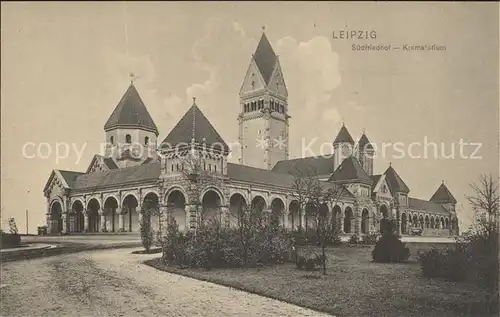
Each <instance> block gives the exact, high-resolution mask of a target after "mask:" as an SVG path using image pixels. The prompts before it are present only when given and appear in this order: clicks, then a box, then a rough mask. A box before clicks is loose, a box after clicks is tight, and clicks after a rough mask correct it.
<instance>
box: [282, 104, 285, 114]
mask: <svg viewBox="0 0 500 317" xmlns="http://www.w3.org/2000/svg"><path fill="white" fill-rule="evenodd" d="M281 113H285V105H281Z"/></svg>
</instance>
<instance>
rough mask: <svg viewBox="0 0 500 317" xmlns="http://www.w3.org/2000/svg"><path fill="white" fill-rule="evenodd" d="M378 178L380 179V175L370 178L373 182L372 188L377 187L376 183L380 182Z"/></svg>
mask: <svg viewBox="0 0 500 317" xmlns="http://www.w3.org/2000/svg"><path fill="white" fill-rule="evenodd" d="M380 177H382V175H380V174H379V175H371V176H370V178H371V179H372V182H373V186H375V185H377V184H378V181H379V180H380Z"/></svg>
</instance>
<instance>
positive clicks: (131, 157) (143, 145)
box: [104, 82, 158, 168]
mask: <svg viewBox="0 0 500 317" xmlns="http://www.w3.org/2000/svg"><path fill="white" fill-rule="evenodd" d="M104 131H105V132H106V151H105V156H106V157H110V158H112V159H113V161H115V163H116V165H117V166H118V167H120V168H123V167H128V166H135V165H140V164H143V163H144V162H145V161H146V160H148V161H150V160H152V159H157V153H156V143H157V137H158V128H157V127H156V124H155V123H154V121H153V119H152V118H151V115H150V114H149V112H148V110H147V109H146V105H145V104H144V102H143V101H142V99H141V97H140V96H139V93H138V92H137V89H136V88H135V86H134V84H133V82H131V83H130V86H129V87H128V89H127V91H126V92H125V94H124V95H123V97H122V98H121V99H120V101H119V102H118V105H117V106H116V108H115V110H114V111H113V113H112V114H111V116H110V117H109V119H108V121H107V122H106V124H105V125H104Z"/></svg>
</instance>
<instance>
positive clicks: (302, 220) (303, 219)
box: [300, 210, 306, 230]
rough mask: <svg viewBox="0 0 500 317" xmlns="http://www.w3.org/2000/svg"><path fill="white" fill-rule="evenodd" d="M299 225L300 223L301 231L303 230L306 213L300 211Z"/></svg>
mask: <svg viewBox="0 0 500 317" xmlns="http://www.w3.org/2000/svg"><path fill="white" fill-rule="evenodd" d="M300 223H301V229H302V230H305V228H306V212H305V211H304V210H302V212H301V213H300Z"/></svg>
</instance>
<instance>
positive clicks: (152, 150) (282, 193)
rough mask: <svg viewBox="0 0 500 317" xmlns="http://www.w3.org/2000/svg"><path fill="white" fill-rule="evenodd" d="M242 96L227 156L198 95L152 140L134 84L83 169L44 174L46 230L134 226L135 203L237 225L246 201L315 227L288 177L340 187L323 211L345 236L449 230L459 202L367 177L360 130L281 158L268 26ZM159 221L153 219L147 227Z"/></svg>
mask: <svg viewBox="0 0 500 317" xmlns="http://www.w3.org/2000/svg"><path fill="white" fill-rule="evenodd" d="M239 95H240V110H241V111H240V113H239V115H238V118H237V122H238V129H239V130H238V131H239V133H238V134H239V143H240V146H241V148H240V150H241V159H240V162H239V163H238V164H235V163H230V162H228V154H229V151H230V149H229V147H228V145H227V144H226V143H225V142H224V140H223V139H222V137H221V136H220V135H219V134H218V133H217V131H216V129H215V128H214V127H213V126H212V124H211V123H210V121H209V120H208V119H207V118H206V117H205V115H204V114H203V113H202V112H201V110H200V109H199V107H198V106H197V105H196V102H195V101H193V105H192V106H191V107H190V108H189V110H188V111H187V112H186V113H185V115H184V116H183V117H182V118H181V119H180V120H179V122H178V123H177V124H176V125H175V126H174V127H173V128H172V130H171V131H170V133H169V134H168V135H167V137H166V138H165V139H164V140H163V141H162V142H161V143H159V142H158V140H157V138H158V135H159V133H158V129H157V127H156V125H155V123H154V120H153V119H152V118H151V116H150V114H149V112H148V110H147V108H146V105H145V104H144V103H143V101H142V99H141V97H140V95H139V93H138V91H137V89H136V88H135V86H134V84H133V83H131V85H130V86H129V87H128V89H127V91H126V92H125V94H124V95H123V97H122V98H121V100H120V101H119V103H118V105H117V106H116V108H115V110H114V111H113V113H112V114H111V116H110V118H109V119H108V121H107V122H106V124H105V126H104V132H105V133H104V137H105V141H106V144H107V146H106V150H105V153H104V155H95V156H94V158H93V159H92V161H91V162H90V164H89V167H88V169H87V171H86V172H75V171H63V170H53V171H52V173H51V175H50V177H49V179H48V181H47V183H46V186H45V188H44V195H45V197H46V199H47V211H46V216H47V225H48V231H49V232H50V233H54V234H57V233H79V232H136V231H139V223H140V220H141V217H142V215H143V211H144V210H146V209H151V208H154V209H155V210H158V211H159V212H160V213H162V214H163V215H166V214H169V215H172V216H173V217H174V218H175V220H176V222H177V223H178V224H179V228H180V229H181V230H193V229H195V228H196V226H197V224H198V223H199V221H200V219H203V220H208V219H213V218H217V217H219V219H220V220H222V221H224V223H225V224H227V225H234V224H235V223H236V221H237V219H238V213H239V212H241V206H244V205H246V206H252V208H259V209H261V210H263V211H267V212H269V214H270V215H273V217H274V219H276V220H277V221H279V223H280V225H282V226H283V227H285V228H288V229H297V228H298V227H299V226H302V227H313V226H314V223H315V222H314V219H312V218H311V217H312V216H311V215H310V214H309V213H308V212H307V211H306V212H300V211H299V210H301V209H303V208H300V207H299V206H300V205H301V203H299V201H300V199H299V197H298V196H299V195H298V194H297V193H298V188H297V183H298V182H297V180H298V179H300V178H301V177H302V178H303V177H305V176H304V175H307V177H315V178H318V179H319V182H320V184H321V187H322V188H323V189H325V190H327V189H334V190H335V191H337V190H340V191H337V192H339V193H341V194H340V195H339V196H338V198H337V199H335V200H334V201H327V202H325V203H324V204H323V205H322V207H321V208H324V211H325V212H327V214H328V216H329V221H331V222H332V224H334V225H335V226H336V227H337V228H338V229H339V231H340V232H341V233H342V234H348V235H352V234H357V235H364V234H369V233H375V232H379V231H380V226H381V224H382V223H383V221H382V219H392V220H395V222H396V223H397V228H398V231H399V232H400V233H401V234H402V235H408V234H412V233H414V232H417V231H419V232H421V234H422V235H426V236H450V235H456V234H458V221H457V216H456V212H455V205H456V200H455V198H454V197H453V195H452V194H451V192H450V191H449V190H448V188H447V187H446V185H445V184H444V182H443V183H442V184H440V186H439V187H438V189H437V190H436V192H435V194H434V195H433V196H432V197H431V198H430V199H429V200H422V199H417V198H412V197H410V196H409V193H410V189H409V188H408V186H407V185H406V184H405V182H404V181H403V180H402V179H401V177H400V176H399V175H398V173H397V172H396V170H395V168H394V167H393V166H389V167H388V168H387V170H385V171H384V172H383V173H380V174H374V171H373V153H374V149H373V146H372V145H371V144H370V141H369V140H368V137H367V136H366V134H363V135H362V137H361V138H360V139H359V140H358V141H357V142H355V141H354V139H353V138H352V136H351V135H350V133H349V131H348V129H347V127H346V126H345V125H343V126H342V127H341V128H340V131H339V133H338V135H337V137H336V138H335V139H334V140H333V141H332V143H333V149H334V152H333V153H332V155H325V156H316V157H306V158H300V159H289V154H288V145H289V142H288V136H289V122H290V116H289V115H288V91H287V88H286V85H285V80H284V76H283V73H282V70H281V66H280V63H279V59H278V57H277V56H276V55H275V53H274V51H273V49H272V47H271V44H270V43H269V41H268V39H267V37H266V35H265V34H262V37H261V40H260V42H259V44H258V47H257V49H256V51H255V54H253V56H252V58H251V61H250V65H249V67H248V70H247V73H246V74H245V76H244V80H243V84H242V87H241V90H240V93H239ZM235 125H236V123H235ZM256 143H259V144H261V145H262V146H256ZM158 219H159V217H158ZM158 219H157V217H155V216H153V217H152V225H153V226H155V227H158V226H159V225H160V220H158Z"/></svg>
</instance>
